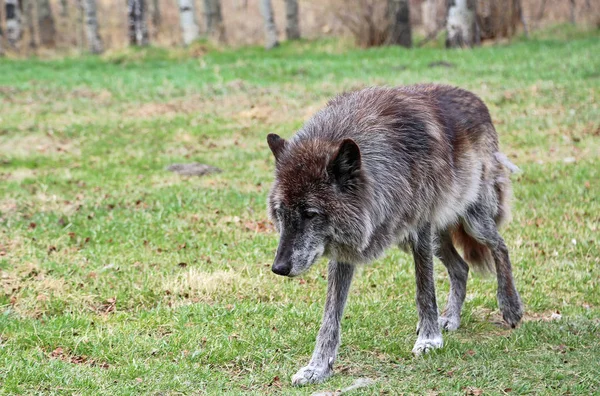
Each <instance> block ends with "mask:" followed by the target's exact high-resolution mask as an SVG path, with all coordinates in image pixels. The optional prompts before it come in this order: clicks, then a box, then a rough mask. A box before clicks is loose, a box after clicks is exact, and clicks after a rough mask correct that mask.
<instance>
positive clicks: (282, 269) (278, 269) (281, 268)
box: [271, 261, 292, 276]
mask: <svg viewBox="0 0 600 396" xmlns="http://www.w3.org/2000/svg"><path fill="white" fill-rule="evenodd" d="M291 270H292V266H291V265H287V264H286V263H281V262H277V261H276V262H274V263H273V266H272V267H271V271H273V272H274V273H276V274H277V275H282V276H288V275H289V274H290V272H291Z"/></svg>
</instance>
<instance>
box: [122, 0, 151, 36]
mask: <svg viewBox="0 0 600 396" xmlns="http://www.w3.org/2000/svg"><path fill="white" fill-rule="evenodd" d="M127 15H128V18H129V44H130V45H139V46H146V45H148V41H149V39H148V25H147V24H146V0H127Z"/></svg>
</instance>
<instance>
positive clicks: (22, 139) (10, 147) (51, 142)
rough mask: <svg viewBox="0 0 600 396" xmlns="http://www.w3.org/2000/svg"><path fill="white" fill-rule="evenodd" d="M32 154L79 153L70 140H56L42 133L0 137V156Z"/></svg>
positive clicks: (26, 155)
mask: <svg viewBox="0 0 600 396" xmlns="http://www.w3.org/2000/svg"><path fill="white" fill-rule="evenodd" d="M34 154H42V155H53V154H72V155H79V150H78V149H77V148H76V147H75V145H74V144H73V143H72V142H70V141H66V140H58V139H56V138H53V137H50V136H48V135H42V134H31V135H26V136H23V135H18V136H12V137H5V138H0V156H2V155H6V156H11V157H28V156H31V155H34Z"/></svg>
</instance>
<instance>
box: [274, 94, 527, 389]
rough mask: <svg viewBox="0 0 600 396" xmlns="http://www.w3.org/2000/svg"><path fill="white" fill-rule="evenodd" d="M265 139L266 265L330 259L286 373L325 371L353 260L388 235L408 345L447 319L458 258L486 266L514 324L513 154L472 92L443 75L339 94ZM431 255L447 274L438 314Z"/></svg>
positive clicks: (289, 271) (430, 343)
mask: <svg viewBox="0 0 600 396" xmlns="http://www.w3.org/2000/svg"><path fill="white" fill-rule="evenodd" d="M267 142H268V144H269V147H270V148H271V151H272V152H273V154H274V156H275V164H276V165H275V181H274V184H273V186H272V189H271V192H270V194H269V197H268V212H269V216H270V218H271V220H272V221H273V223H274V224H275V226H276V228H277V230H278V232H279V233H280V241H279V246H278V248H277V254H276V257H275V261H274V263H273V267H272V270H273V272H275V273H276V274H279V275H284V276H290V277H293V276H297V275H300V274H302V273H303V272H305V271H307V270H308V269H309V268H310V267H311V266H312V265H313V264H314V263H315V262H316V261H317V260H318V259H319V257H321V256H325V257H327V258H329V260H330V261H329V278H328V290H327V299H326V302H325V313H324V316H323V322H322V325H321V329H320V331H319V334H318V336H317V340H316V346H315V350H314V353H313V355H312V358H311V360H310V362H309V364H308V365H307V366H306V367H303V368H302V369H300V370H299V371H298V372H297V373H296V374H295V375H294V376H293V377H292V382H293V383H294V384H297V385H302V384H306V383H315V382H320V381H323V380H325V379H326V378H327V377H329V376H330V375H331V374H332V373H333V363H334V361H335V358H336V354H337V349H338V347H339V344H340V332H341V329H340V323H341V319H342V314H343V310H344V305H345V303H346V299H347V296H348V290H349V288H350V283H351V281H352V277H353V273H354V269H355V266H356V265H359V264H364V263H369V262H371V261H373V260H374V259H376V258H377V257H379V256H380V255H381V254H382V253H383V252H384V251H385V249H387V248H388V247H390V246H392V245H399V246H402V247H404V248H406V249H407V250H409V251H411V252H412V254H413V257H414V264H415V273H416V284H417V287H416V303H417V311H418V316H419V323H418V326H417V333H418V337H417V341H416V343H415V346H414V348H413V353H414V354H416V355H418V354H421V353H424V352H427V351H429V350H431V349H433V348H440V347H442V345H443V341H442V333H441V329H445V330H455V329H457V328H458V326H459V324H460V312H461V308H462V305H463V302H464V299H465V295H466V283H467V276H468V273H469V265H470V266H471V267H473V268H480V269H486V268H487V269H491V270H493V271H494V272H495V273H496V276H497V280H498V291H497V297H498V303H499V307H500V310H501V311H502V315H503V317H504V320H505V321H506V322H507V323H508V324H509V325H510V326H512V327H515V326H516V325H517V324H518V322H519V321H520V319H521V317H522V315H523V310H522V304H521V299H520V297H519V294H518V292H517V290H516V288H515V282H514V280H513V276H512V269H511V262H510V258H509V253H508V249H507V247H506V244H505V243H504V240H503V239H502V237H501V236H500V234H499V233H498V227H499V226H500V225H501V224H502V223H504V222H505V221H506V220H507V219H508V218H509V214H510V202H509V201H510V196H511V186H510V180H509V169H508V167H510V166H511V165H512V164H510V162H509V161H508V159H507V158H506V157H505V156H504V155H502V154H501V153H500V151H499V147H498V137H497V134H496V130H495V129H494V126H493V124H492V120H491V117H490V114H489V112H488V109H487V107H486V106H485V104H484V103H483V102H482V101H481V100H480V99H479V98H478V97H477V96H476V95H474V94H473V93H471V92H468V91H465V90H462V89H459V88H454V87H449V86H443V85H414V86H406V87H398V88H380V87H374V88H367V89H363V90H360V91H356V92H350V93H344V94H342V95H339V96H337V97H336V98H334V99H333V100H331V101H330V102H329V103H328V104H327V106H326V107H325V108H324V109H322V110H321V111H319V112H318V113H316V114H315V115H314V116H313V117H312V119H310V120H309V121H308V122H306V124H305V125H304V126H303V127H302V128H301V129H300V130H299V131H298V132H297V133H296V134H295V135H294V136H293V137H292V138H291V139H289V140H287V141H286V140H284V139H282V138H281V137H279V136H277V135H274V134H270V135H268V137H267ZM456 247H459V248H460V249H461V250H462V251H463V257H464V259H463V257H461V255H459V253H458V252H457V250H456ZM433 256H437V257H438V258H439V259H440V260H441V262H442V263H443V264H444V266H445V267H446V269H447V270H448V274H449V278H450V284H451V288H450V295H449V297H448V303H447V305H446V307H445V309H444V311H443V313H442V314H441V315H440V316H439V317H438V308H437V303H436V297H435V284H434V276H433ZM467 263H468V264H469V265H468V264H467Z"/></svg>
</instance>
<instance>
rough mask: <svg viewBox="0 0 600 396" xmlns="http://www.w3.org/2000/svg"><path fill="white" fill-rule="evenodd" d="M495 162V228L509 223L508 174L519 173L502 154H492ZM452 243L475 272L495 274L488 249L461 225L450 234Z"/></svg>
mask: <svg viewBox="0 0 600 396" xmlns="http://www.w3.org/2000/svg"><path fill="white" fill-rule="evenodd" d="M494 157H495V159H496V161H497V165H498V166H497V174H496V176H495V178H494V191H495V193H496V197H497V201H496V202H497V206H496V208H495V211H494V212H495V213H494V220H495V222H496V227H497V228H500V227H501V226H502V225H504V224H506V223H508V222H509V221H510V218H511V215H510V203H511V199H512V188H511V183H510V179H509V175H508V174H507V172H506V170H508V171H509V172H510V173H516V172H520V170H519V168H518V167H517V166H516V165H514V164H513V163H512V162H510V161H509V159H508V158H507V157H506V156H505V155H504V154H502V153H500V152H496V153H494ZM451 235H452V242H453V243H454V245H455V246H458V247H459V248H461V249H462V251H463V258H464V259H465V261H466V262H467V263H468V264H469V266H471V267H472V268H473V269H474V270H475V271H476V272H482V273H489V272H491V273H495V272H496V266H495V264H494V258H493V257H492V252H491V251H490V249H489V248H488V247H487V246H486V245H484V244H482V243H480V242H479V241H477V240H476V239H475V238H473V237H472V236H471V235H469V234H468V233H467V232H466V231H465V228H464V226H463V225H462V224H458V225H457V226H456V227H455V228H454V229H453V230H452V232H451Z"/></svg>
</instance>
